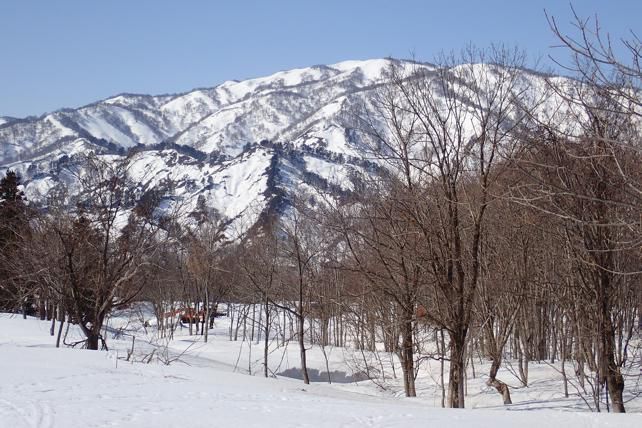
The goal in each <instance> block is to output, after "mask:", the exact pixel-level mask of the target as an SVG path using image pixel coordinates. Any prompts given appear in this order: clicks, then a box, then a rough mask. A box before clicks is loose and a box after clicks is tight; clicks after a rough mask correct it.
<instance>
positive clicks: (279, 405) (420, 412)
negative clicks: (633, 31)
mask: <svg viewBox="0 0 642 428" xmlns="http://www.w3.org/2000/svg"><path fill="white" fill-rule="evenodd" d="M221 323H222V324H223V325H221V326H220V328H219V330H220V331H221V332H222V333H223V332H224V330H225V325H224V321H222V322H221ZM49 326H50V323H49V322H42V321H38V320H35V319H28V320H26V321H25V320H22V319H21V318H17V317H13V318H11V317H10V316H9V315H7V314H0V374H1V375H2V383H1V384H0V426H2V427H12V428H30V427H39V428H43V427H45V428H66V427H80V426H86V427H104V426H118V427H147V426H149V427H159V428H163V427H178V426H185V425H188V426H190V427H194V428H199V427H211V426H242V427H273V426H275V427H276V426H278V427H295V426H296V427H410V426H430V427H442V426H447V427H451V428H460V427H471V426H475V427H495V428H502V427H521V428H541V427H544V426H546V427H568V428H575V427H577V428H584V427H613V428H615V427H619V428H628V427H639V426H640V424H642V415H640V414H623V415H614V414H592V413H576V412H563V411H560V410H542V409H540V410H537V411H534V409H535V407H534V406H533V407H530V409H531V410H530V411H523V410H522V411H520V410H512V411H506V410H504V409H503V408H502V407H499V408H498V409H495V410H469V409H466V410H450V409H441V408H435V407H434V406H433V405H431V404H430V403H429V402H427V401H426V400H425V399H424V398H421V397H419V398H415V399H411V398H402V397H391V396H387V397H384V396H380V395H376V394H375V393H373V392H372V391H373V390H371V389H369V387H368V386H367V385H365V384H364V385H363V386H361V389H359V388H354V389H353V391H351V390H350V389H348V388H344V387H342V386H341V385H339V384H332V385H327V384H322V383H313V384H311V385H303V384H302V383H301V381H298V380H293V379H288V378H284V377H279V378H278V379H264V378H262V377H259V376H248V375H247V374H241V373H235V372H234V369H233V363H232V364H230V365H227V364H226V363H225V362H224V361H222V360H220V358H225V357H224V356H226V357H227V359H229V360H230V361H233V360H234V358H235V357H236V354H237V352H238V351H237V349H236V348H237V347H238V342H229V341H228V340H227V339H226V338H225V337H224V335H223V336H222V337H218V336H216V335H214V336H213V343H211V344H209V345H211V346H210V347H209V348H208V350H207V351H204V350H203V344H202V343H201V344H200V345H199V344H198V338H199V337H198V336H196V337H188V336H179V337H180V339H179V340H178V341H177V343H182V344H183V345H184V346H186V345H187V343H191V342H194V341H196V343H197V345H198V346H197V348H196V349H198V348H199V347H200V349H201V350H200V351H198V350H192V351H189V352H188V354H187V355H186V356H185V357H184V361H185V362H189V364H184V363H180V362H175V363H173V364H171V365H169V366H166V365H162V364H159V363H152V364H144V363H141V362H140V360H139V359H137V362H135V363H133V364H132V363H129V362H126V361H124V360H123V359H122V358H123V356H124V355H125V349H126V348H127V347H128V346H129V345H130V339H129V338H125V339H124V340H111V341H110V345H111V351H110V352H98V351H83V350H78V349H65V348H61V349H56V348H54V347H53V345H52V343H53V338H52V337H51V336H49V331H48V330H49ZM71 334H73V329H72V333H71ZM223 334H224V333H223ZM139 340H140V339H139ZM137 343H138V342H137ZM138 346H141V345H138ZM193 349H194V348H193ZM293 351H294V352H293V353H294V354H295V353H296V350H295V349H293ZM199 354H200V357H196V355H199ZM190 356H192V358H191V359H190V358H189V357H190ZM118 358H120V359H118ZM275 359H276V358H275ZM293 360H296V358H293ZM538 391H539V392H542V391H543V390H538ZM534 392H535V391H534ZM495 395H496V394H489V396H490V397H491V399H493V398H494V399H495V400H497V397H496V396H495ZM534 401H537V400H534ZM525 408H526V409H529V404H528V403H527V404H526V407H525Z"/></svg>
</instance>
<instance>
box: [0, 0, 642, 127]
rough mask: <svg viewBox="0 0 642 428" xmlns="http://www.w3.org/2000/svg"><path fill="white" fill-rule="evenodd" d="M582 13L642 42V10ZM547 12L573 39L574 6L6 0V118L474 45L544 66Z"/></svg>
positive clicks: (622, 3) (524, 1) (603, 7)
mask: <svg viewBox="0 0 642 428" xmlns="http://www.w3.org/2000/svg"><path fill="white" fill-rule="evenodd" d="M574 5H575V8H576V10H578V12H579V13H580V14H582V15H591V14H595V13H597V14H598V16H599V18H600V21H601V23H602V26H603V27H604V29H605V30H608V31H609V32H610V33H612V35H613V36H616V37H621V36H623V35H626V34H627V31H628V30H633V31H636V32H637V33H638V34H639V35H640V34H642V28H640V27H642V21H641V18H642V1H639V0H637V1H636V0H609V1H606V0H603V1H589V0H587V1H575V2H574ZM544 9H546V10H547V11H549V13H551V14H553V15H555V16H556V17H558V18H559V21H560V22H561V23H563V24H565V27H566V28H568V29H569V30H570V29H571V28H570V25H569V22H570V19H571V14H570V8H569V3H568V2H567V1H553V0H549V1H528V0H512V1H509V0H483V1H482V0H479V1H472V0H471V1H463V0H459V1H455V0H445V1H428V0H425V1H419V0H416V1H415V0H407V1H406V0H396V1H379V0H369V1H366V0H364V1H356V0H355V1H350V0H343V1H334V0H323V1H321V0H298V1H296V0H291V1H286V0H278V1H277V0H274V1H269V0H264V1H259V0H256V1H249V0H246V1H242V0H236V1H215V0H211V1H196V0H191V1H190V0H182V1H179V0H175V1H164V0H103V1H99V0H95V1H87V0H58V1H51V0H40V1H37V0H0V46H1V58H2V60H0V115H9V116H18V117H22V116H26V115H40V114H42V113H44V112H48V111H53V110H56V109H58V108H61V107H78V106H80V105H84V104H87V103H90V102H92V101H96V100H98V99H102V98H106V97H108V96H110V95H114V94H117V93H121V92H134V93H150V94H159V93H173V92H181V91H187V90H189V89H192V88H195V87H203V86H214V85H216V84H218V83H221V82H223V81H224V80H229V79H244V78H248V77H256V76H262V75H267V74H271V73H273V72H276V71H279V70H283V69H289V68H294V67H304V66H309V65H314V64H329V63H333V62H338V61H341V60H346V59H367V58H376V57H386V56H394V57H401V58H407V57H410V56H411V55H412V54H413V53H414V55H415V56H416V57H417V58H418V59H420V60H425V61H430V60H431V59H432V58H433V57H434V56H435V55H437V54H438V53H439V52H440V51H442V50H445V51H450V50H459V49H460V48H462V47H464V46H465V45H466V44H467V43H469V42H473V43H474V44H475V45H477V46H479V47H485V46H488V45H489V44H490V43H493V42H503V43H506V44H508V45H517V46H519V47H520V48H523V49H525V50H526V51H527V52H528V53H529V55H530V57H531V58H533V59H535V58H537V57H545V56H546V55H548V54H549V53H551V49H550V46H551V45H554V44H555V39H554V38H553V36H552V35H551V33H550V31H549V29H548V26H547V23H546V20H545V17H544ZM638 30H640V31H638ZM553 53H554V54H555V55H556V56H557V57H560V58H564V57H565V54H564V53H563V52H559V51H554V52H553Z"/></svg>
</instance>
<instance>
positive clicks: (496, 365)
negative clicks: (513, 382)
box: [486, 358, 513, 404]
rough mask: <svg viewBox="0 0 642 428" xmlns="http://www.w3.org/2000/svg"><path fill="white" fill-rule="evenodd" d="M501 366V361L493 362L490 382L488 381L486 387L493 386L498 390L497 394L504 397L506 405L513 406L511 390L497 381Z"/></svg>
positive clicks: (489, 377) (494, 359) (495, 360)
mask: <svg viewBox="0 0 642 428" xmlns="http://www.w3.org/2000/svg"><path fill="white" fill-rule="evenodd" d="M500 365H501V359H499V358H493V362H492V364H491V366H490V374H489V376H488V381H486V385H488V386H492V387H493V388H495V389H496V390H497V392H499V393H500V394H501V395H502V398H503V400H504V404H513V402H512V401H511V398H510V390H509V388H508V385H506V384H505V383H504V382H502V381H501V380H498V379H497V372H498V371H499V367H500Z"/></svg>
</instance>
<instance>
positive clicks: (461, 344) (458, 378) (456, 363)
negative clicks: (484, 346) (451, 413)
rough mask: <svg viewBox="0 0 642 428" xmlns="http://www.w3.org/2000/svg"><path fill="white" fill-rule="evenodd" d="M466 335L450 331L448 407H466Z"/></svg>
mask: <svg viewBox="0 0 642 428" xmlns="http://www.w3.org/2000/svg"><path fill="white" fill-rule="evenodd" d="M465 348H466V335H465V334H464V333H463V332H462V331H459V332H457V333H456V334H453V333H450V370H449V379H448V407H451V408H464V404H465V403H464V363H465V361H464V355H465Z"/></svg>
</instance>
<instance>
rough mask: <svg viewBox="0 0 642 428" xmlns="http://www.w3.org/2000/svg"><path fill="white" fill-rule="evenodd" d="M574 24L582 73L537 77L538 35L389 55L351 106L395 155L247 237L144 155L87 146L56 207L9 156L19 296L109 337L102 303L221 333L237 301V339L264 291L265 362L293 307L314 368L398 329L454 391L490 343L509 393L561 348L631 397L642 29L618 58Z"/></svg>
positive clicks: (572, 381)
mask: <svg viewBox="0 0 642 428" xmlns="http://www.w3.org/2000/svg"><path fill="white" fill-rule="evenodd" d="M577 23H578V28H579V31H580V37H577V38H568V37H566V36H564V35H563V34H562V33H561V32H559V31H558V29H557V26H556V24H555V22H554V21H551V26H552V28H553V31H555V32H556V34H557V35H558V37H559V39H560V40H561V41H562V43H564V44H565V45H566V46H567V48H568V50H569V51H570V52H571V53H572V58H573V61H572V63H571V64H568V68H569V69H573V70H574V72H575V78H576V79H575V80H571V79H560V78H554V77H552V78H547V79H544V78H539V79H530V80H529V79H528V78H526V77H525V76H527V75H526V74H525V73H524V71H523V70H524V65H525V64H524V57H523V55H522V54H521V53H520V52H517V51H511V50H507V49H503V48H493V49H489V50H484V51H480V50H476V49H472V48H471V49H468V50H467V51H466V52H465V53H464V54H463V55H462V56H461V57H459V58H454V57H443V58H442V60H441V63H440V64H437V65H438V67H437V68H435V69H431V70H430V71H426V68H424V67H422V66H421V65H420V64H417V65H416V66H414V67H412V69H408V67H404V68H400V67H398V66H394V67H392V68H391V69H390V70H388V73H387V75H386V80H387V84H386V85H381V86H380V87H379V88H378V90H377V92H376V93H375V96H374V98H373V99H372V102H371V103H369V104H368V105H367V106H364V109H363V110H362V111H355V114H354V116H353V117H352V118H351V120H352V123H353V125H354V128H355V129H358V130H359V134H360V135H361V136H362V141H361V143H362V144H363V145H364V147H367V148H368V151H369V154H370V155H372V157H373V158H374V159H376V160H377V163H378V164H380V165H383V166H384V167H385V168H383V169H382V171H383V172H381V173H380V174H377V175H376V176H370V177H363V179H362V184H361V186H360V188H359V189H358V190H359V191H358V192H354V193H353V194H352V195H351V196H350V197H346V196H344V197H341V198H339V199H333V198H331V197H329V196H327V195H324V194H320V193H319V194H313V193H310V192H309V191H308V192H304V191H297V192H293V193H292V194H290V195H288V199H289V202H290V205H289V206H288V207H285V208H283V209H282V210H281V212H280V213H279V215H278V216H262V217H261V219H262V220H261V221H262V223H261V227H260V228H251V231H252V233H251V234H243V235H241V236H240V237H239V238H238V239H234V240H232V239H230V237H229V233H228V229H229V223H227V222H225V221H223V220H222V219H220V218H218V217H217V216H216V214H215V213H212V212H209V211H208V210H207V207H206V206H204V204H201V205H202V206H199V207H198V210H197V211H196V212H195V213H194V216H192V220H193V221H192V226H191V227H190V226H186V225H185V222H181V221H179V220H178V219H177V218H175V217H173V216H172V215H169V214H167V210H164V211H163V210H160V209H159V204H160V202H161V200H162V198H159V197H155V198H140V197H138V196H137V195H136V194H135V193H132V191H131V190H130V189H131V186H130V185H129V184H130V183H128V178H127V162H126V160H125V161H124V162H122V163H104V162H102V161H101V160H100V159H99V158H97V157H92V156H89V157H88V158H87V160H86V168H85V170H86V171H88V172H87V173H85V174H79V176H78V183H79V186H80V192H79V195H80V196H78V197H77V198H76V199H74V200H72V199H71V198H70V197H69V196H68V195H64V194H61V195H58V197H57V199H55V200H57V201H60V203H59V204H58V205H56V203H52V204H50V205H49V209H48V211H47V213H46V214H44V215H43V214H37V213H33V212H30V211H29V209H28V207H27V206H26V205H25V203H24V201H23V197H22V195H21V194H20V192H19V191H18V190H17V177H16V176H15V174H12V173H8V174H7V176H6V177H5V179H4V180H3V181H2V184H1V185H0V199H1V202H0V211H1V214H2V216H1V219H2V225H1V227H0V240H1V242H0V245H2V248H1V257H2V264H1V265H0V266H1V269H2V271H1V272H0V274H1V275H2V279H1V280H2V282H1V283H0V285H1V287H2V288H1V289H0V299H2V305H3V308H4V309H16V308H17V309H20V310H22V311H23V312H25V313H26V312H27V310H28V308H29V307H35V308H36V309H37V310H38V311H39V312H40V316H41V317H42V318H47V317H49V318H50V319H52V321H54V322H55V319H56V317H57V318H58V319H59V320H60V321H61V322H62V321H65V322H73V323H77V324H78V325H79V326H80V328H81V330H82V331H83V333H84V334H85V336H86V341H84V344H85V345H86V346H87V347H88V348H90V349H98V348H99V347H100V346H101V343H102V344H103V345H104V346H107V345H106V344H105V343H104V337H103V336H102V333H101V331H102V327H103V324H104V321H105V318H106V317H107V316H108V315H109V313H110V312H111V311H113V310H114V309H119V308H123V307H125V306H126V305H128V304H129V303H131V302H133V301H135V300H144V301H148V302H151V303H152V304H153V305H154V310H155V313H156V317H157V321H158V326H159V329H160V332H161V334H163V335H168V336H170V337H171V335H172V334H173V331H174V329H175V327H176V324H175V320H176V316H177V315H179V316H180V317H182V318H183V319H184V320H185V321H186V322H188V323H189V326H190V333H192V329H194V330H193V333H196V334H202V335H204V336H205V340H207V334H208V330H209V327H211V323H212V322H213V317H214V316H215V315H216V314H217V313H218V305H219V303H221V302H225V303H228V308H231V309H230V310H231V312H230V313H229V314H228V315H229V316H231V317H232V321H231V327H230V339H233V337H234V338H235V337H236V336H237V334H238V328H239V326H240V325H241V323H242V322H244V321H246V320H247V319H248V317H249V316H250V315H249V311H250V310H252V311H253V312H254V314H253V315H252V320H255V319H256V317H257V313H256V310H257V307H258V311H259V315H258V317H259V320H260V322H259V323H258V324H255V323H253V324H252V325H253V326H254V325H257V326H258V328H260V329H261V330H262V334H263V335H262V337H263V338H264V374H265V376H268V358H269V352H268V348H269V338H270V337H271V336H273V335H274V330H275V329H276V328H277V326H280V327H283V326H284V324H286V323H280V322H279V320H278V319H275V318H276V317H280V316H287V317H288V318H289V319H290V320H292V322H291V324H290V325H291V326H292V331H291V332H290V334H288V335H287V336H286V334H285V332H283V331H280V334H282V339H283V341H287V340H290V339H295V340H296V341H297V342H298V344H299V349H300V353H301V369H302V374H303V378H304V381H305V382H306V383H307V382H309V378H308V375H307V368H306V350H307V349H308V348H307V346H309V344H310V343H314V344H319V345H320V346H321V347H322V349H324V347H325V346H326V345H333V346H352V347H356V348H357V349H361V350H364V351H369V352H372V353H377V351H378V350H379V348H378V345H380V346H383V348H384V349H385V351H387V352H390V353H393V354H395V355H396V356H397V358H398V361H399V362H400V363H401V368H402V377H403V382H404V389H405V393H406V395H407V396H415V395H416V388H415V379H416V376H417V372H418V370H419V365H420V363H421V361H423V360H424V359H425V358H432V359H436V360H438V361H440V362H441V367H442V377H441V382H442V385H443V395H442V404H443V405H444V406H448V407H464V405H465V395H466V394H465V380H466V376H467V373H468V369H470V368H472V370H474V365H473V364H474V361H473V356H475V355H481V356H483V357H484V358H487V359H488V360H489V361H490V362H491V364H490V369H489V373H488V381H487V383H488V385H489V386H491V387H494V388H495V389H497V391H498V392H499V393H500V394H501V396H502V399H503V401H504V403H506V404H508V403H510V402H511V398H510V390H509V387H508V385H507V383H506V382H505V381H502V380H500V379H499V378H498V372H499V369H500V368H502V367H504V365H505V363H506V361H507V359H509V360H510V361H512V362H513V363H516V364H517V366H518V369H517V373H516V375H517V376H518V378H519V380H520V381H521V383H522V384H523V385H528V383H529V376H528V373H529V372H528V369H529V364H531V363H532V362H544V361H547V362H550V363H557V366H556V367H560V370H561V374H562V375H563V378H564V388H565V390H564V393H565V394H566V395H567V396H568V394H569V391H568V388H569V385H571V387H572V388H575V389H576V392H578V393H580V394H583V395H582V396H587V397H591V398H592V401H589V400H587V401H586V404H587V405H588V406H589V407H590V408H591V409H593V410H597V411H600V410H602V409H603V408H604V406H606V409H607V410H610V411H614V412H624V411H625V398H624V390H625V385H626V383H627V382H631V381H633V379H628V378H627V372H628V368H629V367H630V366H631V364H633V363H634V361H633V360H632V358H633V357H634V356H635V355H636V353H638V354H639V352H640V348H639V346H640V345H639V325H638V323H639V320H640V310H641V306H642V291H641V287H640V279H641V277H640V274H641V269H640V266H641V263H640V262H641V258H642V223H641V222H642V211H641V207H642V200H641V199H642V167H641V165H642V151H641V150H642V140H641V139H640V126H639V123H640V122H639V121H640V115H641V113H642V110H641V109H640V107H641V105H640V104H641V100H640V89H641V88H640V79H641V78H642V71H641V70H640V66H639V65H640V49H639V48H640V42H639V40H637V39H635V40H631V41H627V42H625V44H624V47H625V49H626V50H627V52H628V53H629V54H630V55H631V56H632V60H631V61H622V60H620V59H619V58H617V57H616V56H615V55H614V53H613V51H612V49H611V47H610V45H609V43H608V42H607V40H605V39H604V38H603V37H602V35H601V34H600V32H599V28H597V27H596V28H593V29H591V28H588V27H587V26H586V23H585V22H584V21H581V20H579V19H578V22H577ZM577 40H579V42H578V41H577ZM540 77H541V76H540ZM533 82H545V85H544V86H545V87H542V86H541V85H534V84H533ZM63 201H64V203H63ZM195 224H197V225H198V227H194V225H195ZM250 308H251V309H250ZM235 323H236V324H235ZM53 325H54V324H53V323H52V334H54V331H53ZM234 325H236V333H237V334H236V335H235V334H233V331H232V329H233V326H234ZM59 326H60V327H62V323H61V324H59ZM253 328H254V327H253ZM59 336H60V333H59ZM636 338H637V342H636V341H635V339H636ZM638 357H639V355H638ZM382 364H383V363H382ZM444 370H447V371H448V373H447V375H446V374H445V373H444ZM567 370H569V371H571V373H567ZM382 371H383V370H382ZM635 375H636V376H637V374H635ZM372 376H373V377H376V374H372ZM446 379H447V385H446V384H445V383H444V382H445V380H446Z"/></svg>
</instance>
